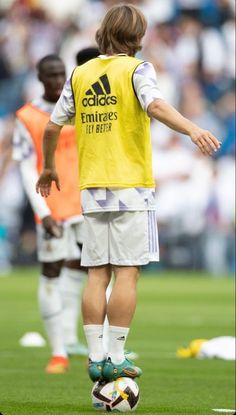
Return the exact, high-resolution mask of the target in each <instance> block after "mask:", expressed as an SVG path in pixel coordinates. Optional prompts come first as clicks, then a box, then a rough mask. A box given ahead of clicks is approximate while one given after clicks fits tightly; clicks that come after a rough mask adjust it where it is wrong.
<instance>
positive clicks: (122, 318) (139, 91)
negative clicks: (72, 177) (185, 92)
mask: <svg viewBox="0 0 236 415" xmlns="http://www.w3.org/2000/svg"><path fill="white" fill-rule="evenodd" d="M146 26H147V23H146V20H145V18H144V16H143V14H142V13H141V12H140V11H139V10H138V9H136V8H135V7H132V6H130V5H118V6H116V7H114V8H111V9H110V10H109V11H108V13H107V14H106V16H105V17H104V19H103V21H102V24H101V27H100V29H99V30H98V32H97V42H98V45H99V49H100V51H101V53H103V54H104V55H105V56H104V55H102V56H101V57H99V58H97V59H95V60H92V61H90V62H88V63H87V64H86V65H83V66H81V67H80V68H77V69H76V70H75V71H74V72H73V76H72V80H71V81H72V82H71V83H68V84H66V86H65V89H64V91H63V93H62V95H61V97H60V100H59V101H58V103H57V105H56V107H55V109H54V111H53V114H52V116H51V119H50V122H49V123H48V125H47V127H46V131H45V135H44V145H45V147H44V161H45V165H44V170H43V172H42V174H41V175H40V178H39V181H38V182H37V191H38V192H40V193H41V194H42V196H45V197H47V196H48V195H49V194H50V188H51V183H52V182H53V181H55V183H56V185H57V187H58V189H59V188H60V183H59V176H58V174H57V172H56V170H55V163H54V152H55V148H56V146H57V140H58V135H59V133H60V131H61V128H62V126H63V125H64V124H65V123H66V121H67V120H68V117H69V118H70V119H72V118H73V117H74V115H75V116H76V131H77V135H78V138H79V139H78V146H79V151H78V154H79V159H80V162H79V167H80V186H81V190H82V192H81V196H82V206H83V212H84V217H85V237H84V244H83V251H82V263H83V264H84V265H85V266H88V267H89V273H88V284H87V287H86V289H85V292H84V297H83V318H84V330H85V335H86V339H87V343H88V347H89V357H90V362H89V375H90V378H91V379H92V380H93V381H95V380H98V379H100V378H104V379H106V380H114V379H116V378H117V377H120V376H128V377H137V376H140V375H141V373H142V371H141V369H140V368H138V367H135V366H134V364H133V363H132V362H129V361H128V360H127V359H126V358H125V354H124V345H125V342H126V339H127V336H128V333H129V327H130V324H131V321H132V318H133V315H134V311H135V306H136V284H137V280H138V276H139V267H140V266H141V265H145V264H147V263H149V262H150V261H158V258H159V249H158V241H157V228H156V217H155V207H154V201H153V192H154V189H153V188H154V187H155V185H154V180H153V177H152V166H151V145H150V135H149V121H148V116H149V117H153V118H155V119H157V120H159V121H161V122H162V123H164V124H166V125H167V126H169V127H170V128H172V129H173V130H176V131H178V132H181V133H183V134H185V135H188V136H189V137H190V138H191V140H192V142H193V143H194V144H196V145H197V146H198V147H199V148H200V150H201V151H202V153H203V154H212V152H213V151H217V149H218V148H219V147H220V143H219V141H218V140H217V139H216V138H215V137H214V136H213V135H212V134H211V133H210V132H209V131H207V130H203V129H201V128H199V127H198V126H197V125H196V124H194V123H192V122H191V121H189V120H188V119H186V118H184V117H183V116H181V114H180V113H178V112H177V111H176V110H175V109H174V108H173V107H172V106H170V105H168V104H167V103H166V102H165V101H164V100H163V99H162V96H161V94H160V92H159V90H158V88H157V83H156V75H155V71H154V69H153V67H152V65H151V64H149V63H148V62H143V61H140V60H138V59H135V58H134V55H135V53H136V52H137V51H138V50H140V49H141V41H142V38H143V36H144V34H145V31H146ZM131 80H132V81H133V82H131ZM71 84H72V85H73V86H72V89H73V92H72V89H71ZM124 94H125V95H124ZM72 97H74V98H75V101H73V99H72ZM137 98H138V100H137ZM62 114H63V117H62V116H61V115H62ZM108 120H109V123H108V122H107V123H106V121H108ZM81 121H82V122H81ZM83 124H84V125H83ZM137 143H138V145H137ZM98 155H99V162H97V159H98ZM95 161H96V162H95ZM122 162H123V163H122ZM121 166H122V167H121ZM86 235H87V236H86ZM102 240H103V243H102ZM112 270H113V271H114V274H115V284H114V286H113V289H112V294H111V297H110V299H109V302H108V304H106V298H105V292H106V288H107V286H108V284H109V281H110V278H111V271H112ZM106 314H107V316H108V320H109V324H110V325H109V344H108V346H109V348H108V358H107V359H106V355H105V351H104V348H103V343H102V333H103V323H104V318H105V315H106Z"/></svg>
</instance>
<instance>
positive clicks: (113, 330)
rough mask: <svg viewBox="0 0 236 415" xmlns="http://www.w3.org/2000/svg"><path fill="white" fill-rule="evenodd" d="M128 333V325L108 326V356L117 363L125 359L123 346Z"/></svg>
mask: <svg viewBox="0 0 236 415" xmlns="http://www.w3.org/2000/svg"><path fill="white" fill-rule="evenodd" d="M128 334H129V328H128V327H117V326H109V330H108V337H109V342H108V357H110V358H111V361H112V362H113V363H115V364H117V365H118V364H120V363H122V362H123V361H124V360H125V354H124V348H125V342H126V339H127V336H128Z"/></svg>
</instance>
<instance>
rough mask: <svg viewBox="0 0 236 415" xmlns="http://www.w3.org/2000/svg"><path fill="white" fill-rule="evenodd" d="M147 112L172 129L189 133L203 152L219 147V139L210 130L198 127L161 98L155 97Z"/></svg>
mask: <svg viewBox="0 0 236 415" xmlns="http://www.w3.org/2000/svg"><path fill="white" fill-rule="evenodd" d="M147 112H148V115H149V116H150V117H153V118H155V119H156V120H158V121H161V122H162V123H163V124H165V125H167V126H168V127H170V128H171V129H172V130H175V131H178V132H179V133H182V134H186V135H189V137H190V138H191V140H192V141H193V143H194V144H196V145H197V146H198V147H199V149H200V150H201V152H202V153H203V154H209V155H211V154H212V153H213V152H214V151H217V150H218V149H219V148H220V145H221V143H220V141H219V140H218V139H217V138H216V137H215V136H214V135H213V134H212V133H211V132H210V131H207V130H203V129H202V128H199V127H198V126H197V125H196V124H194V123H193V122H191V121H190V120H188V119H187V118H185V117H183V116H182V115H181V114H180V113H179V112H178V111H177V110H176V109H175V108H173V107H172V106H171V105H169V104H168V103H167V102H165V101H164V100H162V99H155V100H154V101H153V102H152V103H151V104H150V105H149V106H148V109H147Z"/></svg>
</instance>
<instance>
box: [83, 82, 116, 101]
mask: <svg viewBox="0 0 236 415" xmlns="http://www.w3.org/2000/svg"><path fill="white" fill-rule="evenodd" d="M110 94H111V87H110V83H109V79H108V77H107V75H106V74H105V75H102V76H100V78H99V80H98V81H97V82H95V83H94V84H92V85H91V88H89V89H88V90H87V91H86V93H85V95H87V97H85V98H83V100H82V104H83V106H84V107H87V106H89V107H97V106H99V105H101V106H105V105H115V104H116V103H117V97H116V96H115V95H110Z"/></svg>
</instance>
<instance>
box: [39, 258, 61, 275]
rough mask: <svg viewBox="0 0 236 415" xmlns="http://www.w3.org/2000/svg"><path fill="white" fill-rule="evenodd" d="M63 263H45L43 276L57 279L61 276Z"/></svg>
mask: <svg viewBox="0 0 236 415" xmlns="http://www.w3.org/2000/svg"><path fill="white" fill-rule="evenodd" d="M62 265H63V261H56V262H43V263H42V274H43V275H44V276H45V277H47V278H57V277H59V275H60V272H61V268H62Z"/></svg>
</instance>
